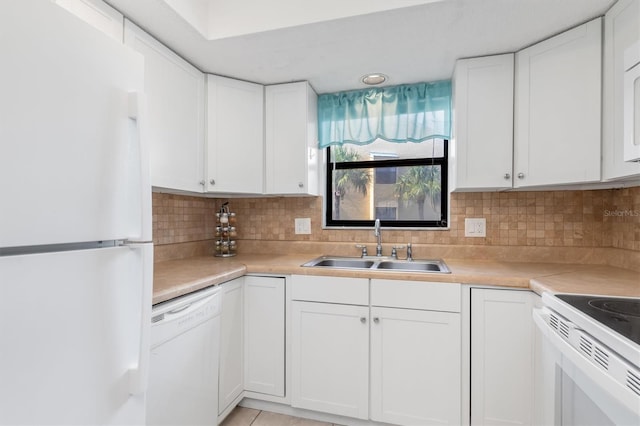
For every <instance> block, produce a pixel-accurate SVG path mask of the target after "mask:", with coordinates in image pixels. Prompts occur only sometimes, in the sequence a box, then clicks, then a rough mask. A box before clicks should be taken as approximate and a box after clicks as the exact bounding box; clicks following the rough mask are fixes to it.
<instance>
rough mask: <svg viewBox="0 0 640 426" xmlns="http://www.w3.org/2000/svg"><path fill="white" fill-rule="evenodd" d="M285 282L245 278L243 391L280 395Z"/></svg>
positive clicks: (283, 351)
mask: <svg viewBox="0 0 640 426" xmlns="http://www.w3.org/2000/svg"><path fill="white" fill-rule="evenodd" d="M284 285H285V279H284V278H279V277H251V276H248V277H245V288H244V309H245V326H244V330H245V345H244V356H245V358H244V359H245V363H244V383H245V386H244V388H245V390H248V391H253V392H260V393H264V394H269V395H275V396H284V379H285V306H284Z"/></svg>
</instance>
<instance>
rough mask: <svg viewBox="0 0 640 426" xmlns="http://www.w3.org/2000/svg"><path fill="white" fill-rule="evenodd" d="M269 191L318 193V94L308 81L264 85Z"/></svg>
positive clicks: (267, 186) (279, 192)
mask: <svg viewBox="0 0 640 426" xmlns="http://www.w3.org/2000/svg"><path fill="white" fill-rule="evenodd" d="M265 96H266V101H265V105H266V106H265V108H266V110H265V117H266V123H265V129H266V134H265V138H266V141H265V142H266V146H265V149H266V156H265V157H266V175H265V177H266V191H267V193H268V194H309V195H318V186H319V185H318V183H319V178H318V176H319V169H318V167H319V165H320V162H319V161H318V148H317V139H318V135H317V133H318V126H317V120H318V118H317V95H316V94H315V92H314V91H313V89H312V88H311V87H310V86H309V84H308V83H306V82H300V83H290V84H277V85H273V86H267V87H266V88H265Z"/></svg>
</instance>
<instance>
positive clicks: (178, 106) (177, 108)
mask: <svg viewBox="0 0 640 426" xmlns="http://www.w3.org/2000/svg"><path fill="white" fill-rule="evenodd" d="M125 44H126V45H128V46H130V47H132V48H133V49H134V50H136V51H138V52H140V53H141V54H142V55H143V56H144V68H145V70H144V81H145V95H146V106H147V116H146V126H145V132H146V138H147V140H148V141H149V150H150V164H149V165H150V171H151V184H152V185H153V186H154V187H159V188H168V189H173V190H181V191H191V192H202V191H203V190H204V172H203V168H204V153H203V151H204V95H205V90H204V80H205V78H204V74H203V73H201V72H200V71H199V70H197V69H196V68H194V67H193V66H191V65H190V64H189V63H187V62H186V61H185V60H183V59H182V58H180V57H179V56H178V55H176V54H175V53H173V52H172V51H171V50H169V49H168V48H167V47H165V46H164V45H163V44H161V43H160V42H158V41H157V40H156V39H154V38H153V37H151V36H150V35H149V34H147V33H145V32H144V31H142V30H141V29H140V28H138V27H137V26H136V25H134V24H133V23H131V22H129V21H128V20H125Z"/></svg>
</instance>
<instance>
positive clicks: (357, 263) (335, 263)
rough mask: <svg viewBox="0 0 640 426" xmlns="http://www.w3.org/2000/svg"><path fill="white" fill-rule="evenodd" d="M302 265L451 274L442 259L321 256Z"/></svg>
mask: <svg viewBox="0 0 640 426" xmlns="http://www.w3.org/2000/svg"><path fill="white" fill-rule="evenodd" d="M302 266H305V267H313V268H316V267H318V268H336V269H351V270H353V269H356V270H358V269H367V270H379V271H406V272H428V273H438V274H449V273H451V271H450V270H449V268H448V267H447V265H446V264H445V263H444V261H443V260H442V259H428V260H426V259H415V260H400V259H395V258H392V257H384V256H368V257H340V256H320V257H318V258H315V259H313V260H310V261H309V262H307V263H304V264H303V265H302Z"/></svg>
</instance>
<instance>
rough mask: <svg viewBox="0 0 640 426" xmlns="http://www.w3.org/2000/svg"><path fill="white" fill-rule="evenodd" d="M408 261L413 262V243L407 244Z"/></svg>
mask: <svg viewBox="0 0 640 426" xmlns="http://www.w3.org/2000/svg"><path fill="white" fill-rule="evenodd" d="M407 260H408V261H410V262H411V261H412V260H413V249H412V248H411V243H407Z"/></svg>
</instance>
